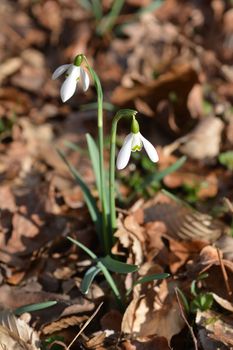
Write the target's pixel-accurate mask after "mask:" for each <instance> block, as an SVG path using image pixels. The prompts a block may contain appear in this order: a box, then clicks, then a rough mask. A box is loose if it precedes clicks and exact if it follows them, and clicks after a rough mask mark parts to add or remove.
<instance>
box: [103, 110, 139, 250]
mask: <svg viewBox="0 0 233 350" xmlns="http://www.w3.org/2000/svg"><path fill="white" fill-rule="evenodd" d="M136 113H137V111H134V110H132V109H121V110H119V111H118V112H117V114H116V115H115V117H114V118H113V121H112V130H111V148H110V167H109V182H110V191H109V195H110V199H109V202H110V219H111V231H112V235H111V241H112V242H111V243H113V233H114V231H115V229H116V206H115V156H116V133H117V124H118V122H119V120H120V119H121V118H134V117H135V115H136Z"/></svg>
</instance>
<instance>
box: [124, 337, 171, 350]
mask: <svg viewBox="0 0 233 350" xmlns="http://www.w3.org/2000/svg"><path fill="white" fill-rule="evenodd" d="M132 345H133V347H131V348H129V349H127V348H124V349H125V350H155V349H156V350H171V348H170V346H169V345H168V341H167V339H166V338H165V337H153V338H152V339H145V340H143V339H139V340H134V341H132Z"/></svg>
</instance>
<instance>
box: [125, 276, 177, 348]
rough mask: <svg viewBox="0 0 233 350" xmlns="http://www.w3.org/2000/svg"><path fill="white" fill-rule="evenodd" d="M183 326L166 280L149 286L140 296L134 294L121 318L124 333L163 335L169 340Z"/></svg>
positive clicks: (175, 301) (173, 296)
mask: <svg viewBox="0 0 233 350" xmlns="http://www.w3.org/2000/svg"><path fill="white" fill-rule="evenodd" d="M183 327H184V320H183V319H182V317H181V316H180V313H179V305H178V303H177V300H176V296H175V293H174V291H173V292H172V290H171V289H170V287H169V286H168V284H167V281H165V280H163V281H162V283H161V284H160V285H158V286H157V285H156V286H155V287H154V288H150V289H148V290H147V292H146V293H145V294H143V295H141V296H135V297H134V299H133V300H132V302H131V303H130V304H129V306H128V308H127V309H126V311H125V314H124V316H123V320H122V326H121V328H122V331H123V332H124V333H129V334H131V333H135V334H136V335H137V336H138V337H147V336H152V335H159V336H164V337H165V338H166V339H167V340H168V342H170V340H171V338H172V336H173V335H175V334H177V333H179V332H180V331H181V330H182V328H183Z"/></svg>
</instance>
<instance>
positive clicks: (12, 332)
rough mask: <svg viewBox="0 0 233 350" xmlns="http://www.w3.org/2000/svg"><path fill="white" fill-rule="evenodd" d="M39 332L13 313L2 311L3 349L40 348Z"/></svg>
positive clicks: (1, 333) (0, 332)
mask: <svg viewBox="0 0 233 350" xmlns="http://www.w3.org/2000/svg"><path fill="white" fill-rule="evenodd" d="M39 345H40V344H39V337H38V334H37V333H36V332H35V331H34V330H33V329H32V328H31V327H30V326H29V325H28V324H27V323H26V322H25V321H23V320H21V319H19V318H16V317H15V316H14V315H13V314H12V313H10V312H7V311H3V312H1V313H0V346H1V349H17V350H39V349H40V347H39Z"/></svg>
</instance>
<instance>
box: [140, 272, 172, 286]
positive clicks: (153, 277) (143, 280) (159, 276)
mask: <svg viewBox="0 0 233 350" xmlns="http://www.w3.org/2000/svg"><path fill="white" fill-rule="evenodd" d="M169 276H170V274H169V273H154V274H152V275H147V276H145V277H142V278H139V279H138V280H137V281H136V282H135V283H134V286H136V284H143V283H147V282H151V281H155V280H163V279H164V278H168V277H169Z"/></svg>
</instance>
